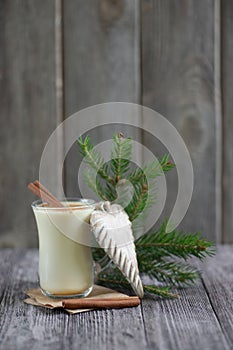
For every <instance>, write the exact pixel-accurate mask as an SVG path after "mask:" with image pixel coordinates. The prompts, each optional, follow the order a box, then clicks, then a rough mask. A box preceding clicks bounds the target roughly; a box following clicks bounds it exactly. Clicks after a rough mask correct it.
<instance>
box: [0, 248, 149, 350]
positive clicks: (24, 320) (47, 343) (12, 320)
mask: <svg viewBox="0 0 233 350" xmlns="http://www.w3.org/2000/svg"><path fill="white" fill-rule="evenodd" d="M37 264H38V252H37V250H28V251H24V250H22V251H13V250H5V251H4V250H1V252H0V267H1V273H0V282H1V283H0V291H1V305H0V315H1V318H0V344H1V345H0V347H1V348H2V349H4V350H8V349H19V350H20V349H26V350H27V349H28V350H29V349H34V350H37V349H38V350H41V349H42V348H43V349H56V350H57V349H61V350H63V349H65V350H66V349H67V350H68V349H77V348H78V349H109V348H112V349H125V348H126V347H127V348H128V349H135V348H145V347H146V339H145V333H144V328H143V320H142V314H141V309H140V307H137V308H132V309H122V310H96V311H92V312H87V313H83V314H78V315H68V314H66V313H65V312H64V311H63V310H61V311H59V310H49V309H44V308H38V307H33V306H30V305H26V304H24V303H23V298H24V297H25V296H24V294H23V291H24V290H26V289H28V288H29V287H34V286H36V285H37Z"/></svg>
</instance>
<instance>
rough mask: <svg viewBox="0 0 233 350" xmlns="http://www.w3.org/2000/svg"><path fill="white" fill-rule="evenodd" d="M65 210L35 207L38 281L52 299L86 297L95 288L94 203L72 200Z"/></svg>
mask: <svg viewBox="0 0 233 350" xmlns="http://www.w3.org/2000/svg"><path fill="white" fill-rule="evenodd" d="M68 204H69V206H68V207H64V208H48V207H46V206H44V205H43V204H41V202H39V203H38V202H35V203H34V204H33V205H32V207H33V211H34V214H35V217H36V223H37V228H38V235H39V278H40V287H41V289H42V291H43V292H44V293H45V294H47V295H50V296H57V297H59V296H61V297H72V296H86V295H88V294H89V293H90V292H91V289H92V286H93V261H92V255H91V248H90V246H88V245H84V244H82V243H83V242H86V243H87V244H88V242H89V243H90V227H89V225H88V223H89V219H90V214H91V212H92V211H93V209H94V206H93V202H90V201H89V202H88V200H83V201H81V200H79V201H77V202H76V201H75V202H74V201H72V202H69V203H68Z"/></svg>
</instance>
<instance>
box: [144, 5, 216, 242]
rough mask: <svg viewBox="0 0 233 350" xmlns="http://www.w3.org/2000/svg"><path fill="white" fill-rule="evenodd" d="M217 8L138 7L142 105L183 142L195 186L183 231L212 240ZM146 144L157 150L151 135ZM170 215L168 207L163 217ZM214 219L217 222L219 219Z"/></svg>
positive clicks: (172, 188)
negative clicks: (173, 129) (198, 232)
mask: <svg viewBox="0 0 233 350" xmlns="http://www.w3.org/2000/svg"><path fill="white" fill-rule="evenodd" d="M216 8H217V6H216V7H215V1H211V0H207V1H202V0H190V1H186V0H179V1H169V0H155V1H148V0H143V1H142V78H143V91H142V103H143V105H146V106H149V107H152V108H153V109H155V110H156V111H158V112H160V113H161V114H162V115H164V116H165V117H166V118H167V119H168V120H169V121H171V122H172V124H173V125H174V126H175V127H176V128H177V130H178V131H179V133H180V134H181V136H182V137H183V138H184V141H185V142H186V145H187V147H188V149H189V151H190V153H191V157H192V161H193V167H194V176H195V183H194V193H193V199H192V202H191V205H190V208H189V210H188V213H187V215H186V217H185V219H184V220H183V223H182V226H183V227H184V228H185V229H186V230H190V231H195V230H201V231H202V232H203V233H204V234H205V236H206V237H208V238H210V239H212V240H215V239H216V237H217V235H218V234H219V232H216V231H217V230H216V227H219V222H217V221H216V214H217V213H216V207H218V210H221V203H219V202H218V203H216V201H217V199H216V190H215V189H216V120H215V100H216V98H215V90H214V86H215V80H216V77H215V61H216V60H215V49H216V48H215V38H216V35H215V30H216V28H215V11H217V9H216ZM217 49H219V48H217ZM145 142H146V145H148V147H150V148H152V149H155V150H156V151H157V150H158V149H160V148H159V145H158V146H157V145H156V144H155V142H154V143H153V139H152V138H151V137H150V135H146V137H145ZM155 146H157V147H155ZM170 180H171V181H170ZM218 181H219V180H218ZM176 184H177V182H176V179H175V176H174V175H173V176H172V179H170V178H169V184H168V189H169V193H170V194H171V196H169V197H168V198H169V201H168V203H171V205H174V196H175V195H176V193H175V191H176V188H177V185H176ZM218 185H219V184H218ZM218 200H219V199H218ZM170 210H171V208H169V206H168V207H167V210H166V216H168V213H170ZM217 218H218V221H219V220H220V218H221V215H218V216H217ZM197 220H198V225H197Z"/></svg>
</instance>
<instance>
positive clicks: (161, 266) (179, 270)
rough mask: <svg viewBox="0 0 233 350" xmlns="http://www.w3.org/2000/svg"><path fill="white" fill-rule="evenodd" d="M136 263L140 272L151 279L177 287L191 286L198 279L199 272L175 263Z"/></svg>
mask: <svg viewBox="0 0 233 350" xmlns="http://www.w3.org/2000/svg"><path fill="white" fill-rule="evenodd" d="M138 263H139V271H140V272H142V273H145V274H147V275H148V276H149V277H151V278H156V280H157V281H159V282H165V283H169V284H171V285H174V286H177V287H181V286H184V285H190V284H193V283H194V280H195V279H196V278H198V277H200V272H199V271H198V270H197V269H195V268H194V267H191V266H189V265H184V264H182V263H179V262H176V261H165V260H162V259H161V260H157V261H147V260H141V259H138Z"/></svg>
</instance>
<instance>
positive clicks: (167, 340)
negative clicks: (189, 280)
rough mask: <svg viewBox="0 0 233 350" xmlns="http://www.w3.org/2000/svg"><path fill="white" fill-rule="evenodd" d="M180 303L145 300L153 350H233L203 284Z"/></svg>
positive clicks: (188, 291) (186, 292) (183, 292)
mask: <svg viewBox="0 0 233 350" xmlns="http://www.w3.org/2000/svg"><path fill="white" fill-rule="evenodd" d="M178 293H179V295H180V297H179V299H176V300H165V301H163V300H162V301H160V302H156V301H154V300H152V299H151V300H150V299H147V300H143V302H142V312H143V316H144V324H145V331H146V337H147V341H148V344H149V347H150V348H153V349H163V350H168V349H169V350H171V349H174V350H175V349H185V350H194V349H209V350H212V349H216V350H217V349H219V350H221V349H230V347H229V345H228V343H227V340H226V338H225V336H224V334H223V332H222V329H221V325H220V324H219V321H218V319H217V318H216V315H215V314H214V312H213V309H212V306H211V303H210V301H209V298H208V296H207V294H206V291H205V288H204V287H203V285H202V283H201V282H200V283H196V285H195V286H193V287H189V288H185V289H183V290H179V291H178Z"/></svg>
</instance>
